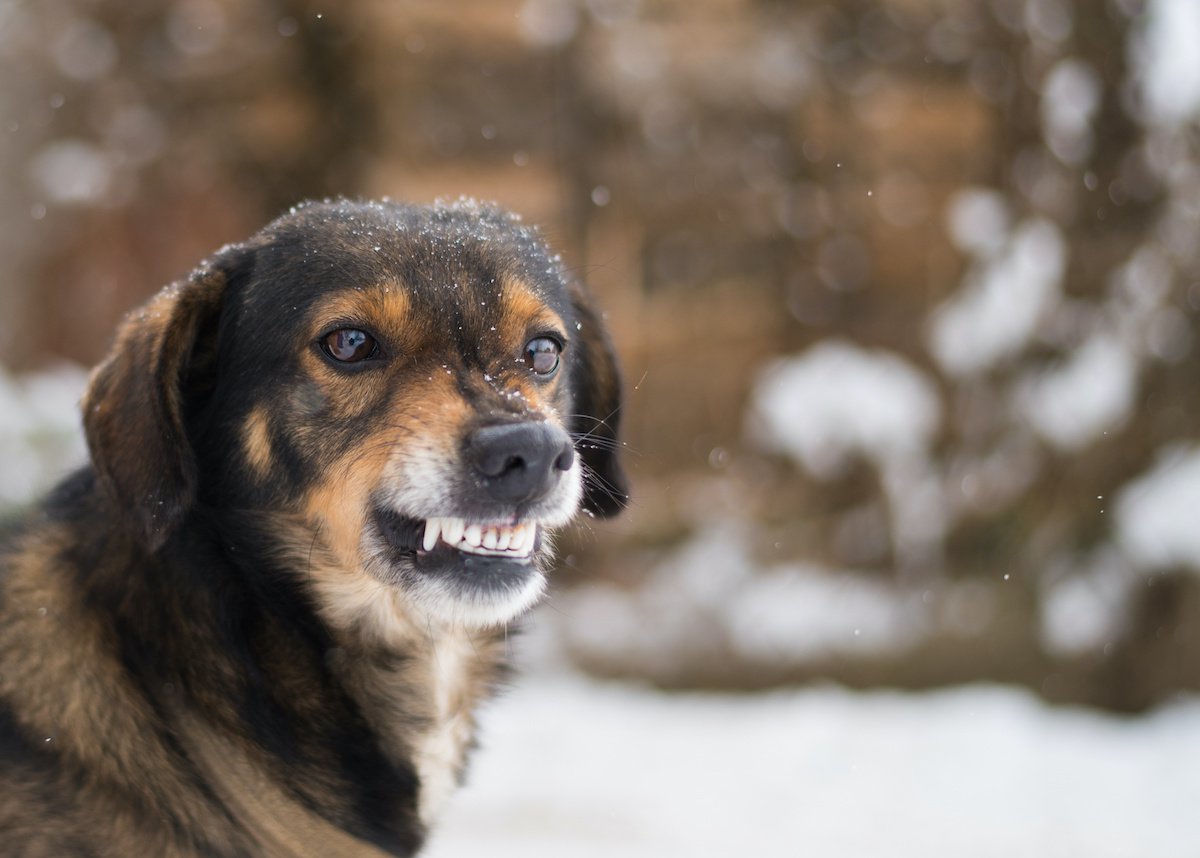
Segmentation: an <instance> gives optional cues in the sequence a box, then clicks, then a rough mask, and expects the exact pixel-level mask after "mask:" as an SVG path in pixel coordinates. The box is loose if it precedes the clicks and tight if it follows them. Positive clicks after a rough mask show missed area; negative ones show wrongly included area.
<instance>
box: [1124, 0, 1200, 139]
mask: <svg viewBox="0 0 1200 858" xmlns="http://www.w3.org/2000/svg"><path fill="white" fill-rule="evenodd" d="M1144 21H1145V27H1144V29H1143V30H1142V32H1141V34H1140V38H1135V39H1132V40H1131V45H1130V49H1131V55H1132V56H1131V58H1130V59H1131V62H1130V65H1131V66H1132V67H1133V68H1134V69H1137V70H1139V72H1140V74H1139V77H1140V79H1141V81H1140V82H1141V90H1142V95H1143V98H1144V99H1145V101H1146V106H1147V108H1148V110H1149V113H1150V116H1151V118H1152V119H1154V120H1157V121H1159V122H1163V123H1165V124H1168V125H1172V124H1182V123H1184V122H1187V121H1188V120H1189V119H1192V118H1194V117H1196V116H1200V52H1197V51H1196V42H1197V40H1200V4H1197V3H1196V2H1195V0H1150V3H1149V4H1148V5H1147V8H1146V15H1145V18H1144Z"/></svg>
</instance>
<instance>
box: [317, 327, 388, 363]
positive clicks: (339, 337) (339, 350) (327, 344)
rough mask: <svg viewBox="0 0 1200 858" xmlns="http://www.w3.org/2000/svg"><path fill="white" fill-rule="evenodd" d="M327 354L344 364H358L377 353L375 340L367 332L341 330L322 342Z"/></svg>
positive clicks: (350, 329)
mask: <svg viewBox="0 0 1200 858" xmlns="http://www.w3.org/2000/svg"><path fill="white" fill-rule="evenodd" d="M321 347H322V348H323V349H325V354H327V355H329V356H330V357H331V358H333V359H334V360H336V361H341V362H342V363H358V362H359V361H360V360H366V359H367V358H369V357H371V355H373V354H374V353H375V339H374V338H373V337H372V336H371V335H370V334H368V333H367V332H366V331H359V330H356V329H355V328H339V329H338V330H336V331H330V332H329V333H328V334H326V335H325V338H324V339H323V340H321Z"/></svg>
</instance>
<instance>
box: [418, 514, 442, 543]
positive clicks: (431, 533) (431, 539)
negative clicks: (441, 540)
mask: <svg viewBox="0 0 1200 858" xmlns="http://www.w3.org/2000/svg"><path fill="white" fill-rule="evenodd" d="M441 531H442V519H440V518H431V519H429V520H427V521H426V522H425V536H424V537H423V538H422V539H421V547H422V548H424V549H425V550H426V551H432V550H433V546H435V545H437V542H438V536H440V535H441Z"/></svg>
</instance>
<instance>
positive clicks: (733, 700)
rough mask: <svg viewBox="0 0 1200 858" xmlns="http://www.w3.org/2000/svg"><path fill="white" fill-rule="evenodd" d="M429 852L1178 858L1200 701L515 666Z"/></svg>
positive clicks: (1196, 751) (458, 857)
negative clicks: (719, 688) (1142, 709)
mask: <svg viewBox="0 0 1200 858" xmlns="http://www.w3.org/2000/svg"><path fill="white" fill-rule="evenodd" d="M482 721H483V729H482V748H481V750H480V751H479V752H478V753H477V755H476V756H475V758H474V761H473V764H472V767H471V771H470V774H469V777H468V784H467V786H466V787H465V788H464V789H463V790H461V791H460V792H459V793H458V794H457V795H455V796H454V797H453V798H452V799H451V802H450V805H449V808H448V812H447V813H446V815H445V816H444V817H443V819H442V821H441V823H440V825H439V826H438V828H436V829H435V831H434V833H433V835H432V837H431V840H430V844H429V848H428V851H427V852H426V853H423V854H427V855H428V856H429V858H465V856H480V855H486V856H489V858H560V856H564V855H567V856H571V858H593V856H594V858H611V856H614V855H619V856H621V858H662V856H674V855H687V856H689V858H727V856H730V855H755V856H760V855H761V856H775V855H820V856H825V858H856V856H863V855H886V856H888V858H940V857H941V856H946V858H950V856H954V858H958V856H963V855H969V856H972V858H1011V856H1014V855H1020V856H1023V858H1062V856H1065V855H1087V856H1089V858H1134V856H1136V858H1192V856H1194V855H1195V854H1196V844H1197V843H1200V814H1197V813H1196V812H1195V807H1194V797H1195V794H1196V790H1197V788H1198V787H1200V774H1198V773H1200V702H1197V701H1194V700H1189V701H1187V702H1182V703H1179V704H1176V705H1174V706H1171V707H1169V708H1167V709H1164V710H1161V711H1159V712H1157V713H1155V714H1153V715H1150V716H1147V717H1142V718H1137V719H1128V718H1115V717H1111V716H1106V715H1101V714H1097V713H1094V712H1089V711H1083V710H1075V709H1056V708H1052V707H1050V706H1047V705H1046V704H1044V703H1041V702H1039V701H1038V700H1036V699H1035V698H1033V697H1032V696H1031V695H1029V694H1028V693H1026V692H1022V691H1017V690H1011V689H1002V688H994V687H972V688H965V689H959V690H954V691H943V692H937V693H925V694H900V693H885V692H872V693H865V694H864V693H852V692H847V691H843V690H840V689H833V688H822V689H809V690H799V691H787V692H775V693H771V694H768V695H756V696H741V697H735V696H720V695H704V694H687V695H676V696H670V695H665V694H661V693H655V692H652V691H649V690H643V689H635V688H630V687H624V686H616V685H601V684H597V683H592V682H588V681H586V680H583V679H579V678H574V677H559V678H545V677H541V678H533V677H526V678H525V679H523V680H521V681H520V682H519V683H518V684H517V688H516V690H515V691H513V692H511V693H510V694H509V695H507V696H506V697H504V698H503V699H501V700H499V701H497V702H496V703H495V704H493V705H492V706H491V707H490V708H489V709H488V710H487V711H485V712H484V713H483V719H482Z"/></svg>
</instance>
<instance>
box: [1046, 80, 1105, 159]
mask: <svg viewBox="0 0 1200 858" xmlns="http://www.w3.org/2000/svg"><path fill="white" fill-rule="evenodd" d="M1101 89H1102V87H1101V81H1100V76H1099V75H1098V74H1096V71H1095V69H1093V68H1092V67H1091V66H1090V65H1088V64H1087V63H1085V62H1083V61H1082V60H1078V59H1075V58H1073V57H1068V58H1067V59H1064V60H1060V61H1059V62H1058V63H1057V64H1056V65H1055V66H1054V67H1053V68H1052V69H1050V71H1049V73H1048V74H1047V75H1046V80H1045V82H1044V83H1043V85H1042V103H1041V112H1042V134H1043V136H1044V137H1045V140H1046V145H1047V146H1048V147H1049V148H1050V151H1051V152H1053V153H1054V155H1055V157H1057V158H1058V159H1059V160H1060V161H1062V162H1063V163H1064V164H1069V165H1072V166H1079V165H1081V164H1084V163H1085V162H1086V161H1087V159H1088V157H1089V156H1090V155H1091V154H1092V118H1093V117H1094V116H1095V113H1096V110H1097V109H1098V108H1099V107H1100V97H1101Z"/></svg>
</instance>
